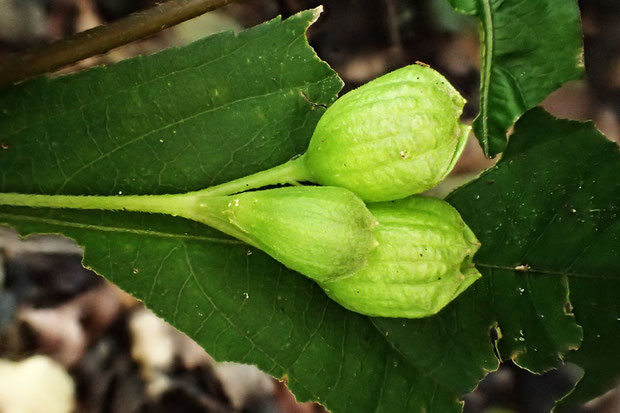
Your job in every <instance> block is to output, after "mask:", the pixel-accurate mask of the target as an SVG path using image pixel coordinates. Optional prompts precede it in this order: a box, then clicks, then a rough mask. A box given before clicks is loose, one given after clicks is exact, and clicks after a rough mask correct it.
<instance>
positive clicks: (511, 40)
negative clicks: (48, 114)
mask: <svg viewBox="0 0 620 413" xmlns="http://www.w3.org/2000/svg"><path fill="white" fill-rule="evenodd" d="M449 1H450V3H451V4H452V6H453V7H454V8H455V9H457V10H459V11H461V12H463V13H468V14H473V15H476V16H478V18H479V19H480V22H481V42H482V45H481V47H482V53H481V55H482V56H481V69H480V70H481V76H480V78H481V84H480V113H479V114H478V117H477V118H476V120H475V121H474V131H475V133H476V137H477V138H478V140H479V141H480V145H481V146H482V148H483V149H484V153H485V155H487V156H489V157H493V156H495V155H497V154H498V153H500V152H502V151H503V150H504V148H505V147H506V132H507V131H508V128H510V126H511V125H512V124H513V123H514V122H515V121H516V120H517V119H518V118H519V117H520V116H521V115H522V114H523V113H525V112H526V111H527V110H529V109H531V108H533V107H535V106H536V105H538V104H539V103H540V102H542V101H543V100H544V99H545V97H546V96H547V95H548V94H549V93H551V92H552V91H554V90H555V89H557V88H558V87H560V86H561V85H562V84H563V83H565V82H567V81H569V80H573V79H578V78H580V77H581V76H582V75H583V71H584V63H583V44H582V38H581V22H580V17H579V8H578V5H577V2H576V1H574V0H567V1H561V2H558V1H555V0H537V1H530V0H449Z"/></svg>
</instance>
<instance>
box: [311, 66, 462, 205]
mask: <svg viewBox="0 0 620 413" xmlns="http://www.w3.org/2000/svg"><path fill="white" fill-rule="evenodd" d="M464 104H465V99H463V97H462V96H461V95H460V94H459V93H458V92H457V91H456V89H454V88H453V87H452V86H451V85H450V83H448V81H447V80H446V79H445V78H444V77H443V76H441V75H440V74H439V73H437V72H436V71H434V70H433V69H431V68H429V67H426V66H421V65H411V66H406V67H403V68H402V69H398V70H396V71H394V72H391V73H388V74H387V75H384V76H381V77H380V78H378V79H375V80H373V81H371V82H369V83H367V84H365V85H363V86H361V87H359V88H358V89H355V90H353V91H351V92H349V93H347V94H345V95H344V96H342V97H341V98H339V99H338V100H337V101H336V102H335V103H334V104H333V105H332V106H330V107H329V108H328V109H327V111H326V112H325V114H324V115H323V116H322V117H321V119H320V120H319V123H318V125H317V127H316V129H315V131H314V134H313V136H312V140H311V141H310V146H309V147H308V151H307V152H306V154H305V155H304V156H303V158H304V161H305V167H306V169H307V171H308V173H309V174H310V175H312V180H313V181H314V182H318V183H320V184H321V185H330V186H339V187H343V188H347V189H349V190H351V191H353V192H354V193H356V194H357V195H359V196H360V197H361V198H362V199H364V200H365V201H370V202H376V201H389V200H393V199H400V198H404V197H407V196H409V195H413V194H417V193H420V192H422V191H425V190H427V189H429V188H432V187H433V186H435V185H436V184H437V183H439V181H441V180H442V179H443V178H444V177H445V176H446V175H447V174H448V173H449V172H450V171H451V170H452V168H453V166H454V164H455V163H456V161H457V159H458V157H459V156H460V154H461V152H462V151H463V148H464V146H465V143H466V141H467V137H468V135H469V131H470V129H471V128H470V127H469V126H464V125H462V124H460V123H459V117H460V116H461V113H462V111H463V105H464Z"/></svg>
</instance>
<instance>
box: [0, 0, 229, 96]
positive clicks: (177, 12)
mask: <svg viewBox="0 0 620 413" xmlns="http://www.w3.org/2000/svg"><path fill="white" fill-rule="evenodd" d="M235 1H238V0H169V1H167V2H165V3H162V4H159V5H157V6H155V7H152V8H150V9H148V10H145V11H141V12H137V13H133V14H130V15H129V16H127V17H124V18H122V19H119V20H116V21H114V22H112V23H110V24H108V25H103V26H98V27H95V28H93V29H90V30H86V31H84V32H81V33H77V34H74V35H73V36H70V37H67V38H65V39H61V40H58V41H56V42H53V43H51V44H49V45H47V46H44V47H42V48H40V49H36V50H34V51H28V52H25V53H23V54H20V55H17V56H15V57H10V58H8V59H5V60H4V62H2V63H1V64H0V86H3V85H7V84H11V83H15V82H18V81H21V80H24V79H27V78H29V77H32V76H36V75H39V74H42V73H47V72H52V71H54V70H57V69H60V68H61V67H63V66H67V65H69V64H71V63H75V62H77V61H80V60H82V59H85V58H87V57H91V56H94V55H97V54H100V53H105V52H107V51H109V50H111V49H114V48H115V47H118V46H122V45H124V44H127V43H130V42H133V41H135V40H140V39H142V38H145V37H148V36H150V35H152V34H155V33H157V32H159V31H161V30H164V29H166V28H168V27H171V26H174V25H175V24H178V23H181V22H184V21H186V20H189V19H191V18H193V17H197V16H200V15H201V14H204V13H206V12H208V11H211V10H215V9H217V8H220V7H222V6H225V5H227V4H228V3H233V2H235Z"/></svg>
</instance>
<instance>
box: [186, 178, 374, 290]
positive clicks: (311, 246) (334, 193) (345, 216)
mask: <svg viewBox="0 0 620 413" xmlns="http://www.w3.org/2000/svg"><path fill="white" fill-rule="evenodd" d="M202 200H203V202H199V203H197V204H196V209H195V210H193V211H192V212H190V213H189V214H188V213H187V212H186V213H184V214H183V215H184V216H188V217H190V218H192V219H194V220H197V221H201V220H202V221H203V222H205V223H207V224H209V225H211V226H214V227H216V228H218V229H220V230H222V231H223V232H226V233H228V234H229V235H232V236H234V237H237V238H238V239H241V240H243V241H245V242H247V243H248V244H250V245H254V246H256V247H257V248H260V249H261V250H263V251H265V252H267V253H268V254H269V255H271V256H272V257H274V258H275V259H277V260H278V261H280V262H281V263H283V264H284V265H286V266H287V267H289V268H292V269H294V270H296V271H298V272H300V273H302V274H304V275H306V276H308V277H310V278H312V279H314V280H316V281H322V282H326V281H331V280H335V279H339V278H342V277H346V276H349V275H351V274H352V273H354V272H356V271H358V270H359V269H361V268H363V267H364V266H366V265H367V262H368V255H369V253H370V251H371V250H372V249H374V248H375V247H376V246H377V241H376V239H375V238H374V235H373V232H372V228H374V227H375V226H376V225H377V224H378V223H377V220H376V219H375V218H374V217H373V216H372V214H371V213H370V211H369V210H368V209H367V208H366V206H365V205H364V203H363V202H362V200H361V199H359V197H357V196H356V195H354V194H353V193H352V192H350V191H348V190H346V189H343V188H335V187H318V186H314V187H312V186H309V187H286V188H277V189H268V190H264V191H255V192H244V193H241V194H238V195H233V196H227V197H203V198H202ZM214 221H217V222H214ZM218 222H219V224H218Z"/></svg>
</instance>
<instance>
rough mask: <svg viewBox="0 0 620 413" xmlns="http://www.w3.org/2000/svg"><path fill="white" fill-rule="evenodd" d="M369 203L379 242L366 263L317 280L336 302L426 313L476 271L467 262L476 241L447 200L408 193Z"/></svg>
mask: <svg viewBox="0 0 620 413" xmlns="http://www.w3.org/2000/svg"><path fill="white" fill-rule="evenodd" d="M369 209H370V210H371V212H372V213H373V215H375V217H376V218H377V219H378V220H379V226H378V227H377V228H376V229H375V230H374V233H375V236H376V238H377V241H378V242H379V245H378V247H377V248H376V249H375V250H374V251H372V252H371V253H370V255H369V258H368V266H367V267H365V268H363V269H361V270H360V271H358V272H357V273H355V274H354V275H352V276H351V277H348V278H346V279H343V280H339V281H334V282H328V283H321V284H320V285H321V287H322V288H323V289H324V290H325V292H326V293H327V295H328V296H329V297H330V298H332V299H333V300H335V301H337V302H338V303H340V304H341V305H342V306H344V307H346V308H348V309H350V310H353V311H355V312H358V313H362V314H366V315H370V316H379V317H404V318H420V317H427V316H430V315H433V314H435V313H437V312H438V311H439V310H441V309H442V308H443V307H445V306H446V305H447V304H448V303H450V302H451V301H452V300H454V299H455V298H456V297H457V296H458V295H459V294H460V293H462V292H463V291H464V290H465V289H467V288H468V287H469V286H470V285H471V284H472V283H473V282H474V281H476V280H477V279H478V278H479V277H480V273H479V272H478V271H477V270H476V268H475V267H474V266H473V264H472V257H473V255H474V254H475V252H476V251H477V250H478V248H479V247H480V243H479V242H478V240H477V239H476V237H475V235H474V234H473V232H472V231H471V230H470V229H469V228H468V227H467V225H465V223H464V222H463V220H462V219H461V217H460V215H459V214H458V212H457V211H456V210H455V209H454V208H452V207H451V206H450V205H449V204H448V203H446V202H444V201H442V200H439V199H434V198H424V197H411V198H408V199H404V200H400V201H395V202H385V203H378V204H370V205H369Z"/></svg>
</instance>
